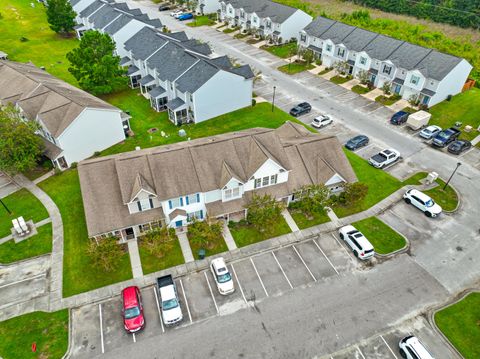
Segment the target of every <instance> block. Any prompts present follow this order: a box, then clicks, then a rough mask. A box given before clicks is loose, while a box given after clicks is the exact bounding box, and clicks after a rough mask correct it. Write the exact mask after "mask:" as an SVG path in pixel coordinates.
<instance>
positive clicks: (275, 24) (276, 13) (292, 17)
mask: <svg viewBox="0 0 480 359" xmlns="http://www.w3.org/2000/svg"><path fill="white" fill-rule="evenodd" d="M219 18H220V20H221V21H227V22H228V23H229V24H230V25H232V26H239V27H240V28H241V29H242V30H254V31H255V32H256V33H257V34H258V35H260V36H264V37H265V38H267V39H270V40H271V41H272V42H273V43H276V44H281V43H284V42H288V41H290V40H292V39H295V40H297V39H298V36H299V31H300V30H301V29H303V28H304V27H305V26H307V24H309V23H310V22H311V21H312V17H311V16H310V15H308V14H306V13H305V12H303V11H302V10H299V9H297V8H294V7H290V6H287V5H283V4H279V3H276V2H273V1H270V0H221V1H220V11H219Z"/></svg>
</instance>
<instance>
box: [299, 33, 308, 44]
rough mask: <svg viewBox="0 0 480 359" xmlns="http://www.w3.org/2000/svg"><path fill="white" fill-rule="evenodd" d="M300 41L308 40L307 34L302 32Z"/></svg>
mask: <svg viewBox="0 0 480 359" xmlns="http://www.w3.org/2000/svg"><path fill="white" fill-rule="evenodd" d="M300 41H302V42H305V41H307V35H304V34H301V35H300Z"/></svg>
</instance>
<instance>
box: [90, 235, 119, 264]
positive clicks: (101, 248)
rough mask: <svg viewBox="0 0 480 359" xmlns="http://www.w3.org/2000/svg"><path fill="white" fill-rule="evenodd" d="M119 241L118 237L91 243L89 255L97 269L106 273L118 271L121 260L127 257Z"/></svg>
mask: <svg viewBox="0 0 480 359" xmlns="http://www.w3.org/2000/svg"><path fill="white" fill-rule="evenodd" d="M117 240H118V238H116V237H107V238H104V239H101V240H100V241H95V240H91V241H90V244H89V246H88V249H87V254H88V256H89V257H90V258H91V259H92V261H93V265H94V266H95V267H98V268H100V269H103V270H104V271H105V272H112V271H114V270H115V269H117V267H118V265H119V263H120V260H119V259H120V258H121V257H122V256H123V255H125V252H124V251H123V249H122V247H121V246H120V245H119V244H118V243H117Z"/></svg>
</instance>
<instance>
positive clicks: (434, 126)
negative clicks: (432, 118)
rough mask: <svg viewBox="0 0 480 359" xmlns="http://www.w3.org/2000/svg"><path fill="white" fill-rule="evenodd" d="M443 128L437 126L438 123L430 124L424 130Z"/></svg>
mask: <svg viewBox="0 0 480 359" xmlns="http://www.w3.org/2000/svg"><path fill="white" fill-rule="evenodd" d="M441 129H442V128H441V127H440V126H437V125H430V126H428V127H426V128H424V130H441Z"/></svg>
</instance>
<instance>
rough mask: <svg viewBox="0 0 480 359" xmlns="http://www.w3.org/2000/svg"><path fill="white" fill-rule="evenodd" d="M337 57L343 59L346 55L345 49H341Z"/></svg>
mask: <svg viewBox="0 0 480 359" xmlns="http://www.w3.org/2000/svg"><path fill="white" fill-rule="evenodd" d="M337 55H338V56H339V57H343V55H345V49H344V48H341V47H340V48H339V49H338V50H337Z"/></svg>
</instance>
